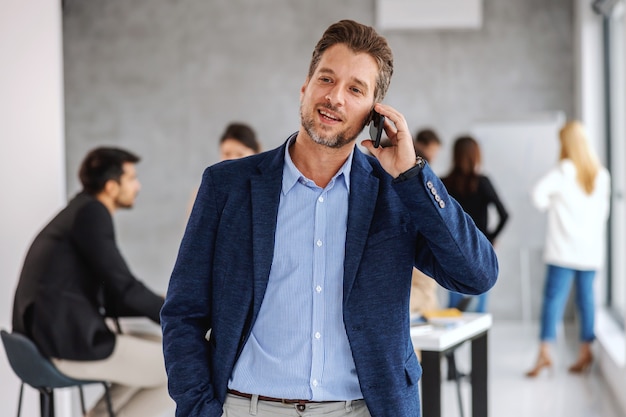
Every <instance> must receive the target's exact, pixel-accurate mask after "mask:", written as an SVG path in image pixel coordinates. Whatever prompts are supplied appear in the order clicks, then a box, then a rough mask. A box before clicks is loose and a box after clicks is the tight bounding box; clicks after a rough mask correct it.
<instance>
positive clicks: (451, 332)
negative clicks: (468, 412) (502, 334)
mask: <svg viewBox="0 0 626 417" xmlns="http://www.w3.org/2000/svg"><path fill="white" fill-rule="evenodd" d="M454 321H457V323H456V324H455V325H450V327H445V328H444V327H438V326H435V328H434V329H433V330H431V331H427V332H422V330H421V329H419V328H417V327H412V328H411V340H412V341H413V346H414V347H415V349H419V350H421V351H422V369H423V375H422V396H421V398H422V415H423V416H425V417H440V416H441V368H440V365H441V358H442V356H443V355H445V353H447V352H450V351H453V350H454V349H456V348H457V347H458V346H460V345H461V344H463V343H465V342H468V341H471V343H472V371H471V383H472V416H474V417H487V415H488V411H487V409H488V396H487V333H488V331H489V329H490V328H491V324H492V317H491V314H481V313H464V314H463V315H462V316H461V317H459V318H458V319H455V320H454Z"/></svg>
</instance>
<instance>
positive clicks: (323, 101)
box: [300, 44, 378, 148]
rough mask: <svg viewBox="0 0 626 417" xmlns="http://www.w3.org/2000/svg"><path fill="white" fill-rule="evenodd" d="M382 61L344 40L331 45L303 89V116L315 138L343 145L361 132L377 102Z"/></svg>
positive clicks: (320, 142) (301, 103)
mask: <svg viewBox="0 0 626 417" xmlns="http://www.w3.org/2000/svg"><path fill="white" fill-rule="evenodd" d="M377 75H378V65H377V63H376V60H375V59H374V58H373V57H372V56H370V55H369V54H366V53H354V52H353V51H352V50H350V49H349V48H348V47H347V46H346V45H344V44H336V45H333V46H331V47H330V48H328V49H327V50H326V51H325V52H324V54H323V56H322V59H321V60H320V62H319V65H318V66H317V68H316V69H315V72H314V74H313V76H312V77H311V78H307V80H306V82H305V83H304V85H303V86H302V89H301V92H300V118H301V123H302V126H303V127H304V129H305V131H306V132H307V134H308V135H309V136H310V137H311V139H312V140H313V141H314V142H316V143H318V144H320V145H324V146H328V147H331V148H341V147H342V146H344V145H347V144H349V143H352V142H353V141H354V140H355V139H356V138H357V137H358V135H359V134H360V133H361V131H362V130H363V128H364V127H365V124H366V123H367V121H368V118H369V114H370V111H371V110H372V107H373V106H374V89H375V87H376V77H377Z"/></svg>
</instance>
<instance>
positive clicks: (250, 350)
mask: <svg viewBox="0 0 626 417" xmlns="http://www.w3.org/2000/svg"><path fill="white" fill-rule="evenodd" d="M392 72H393V57H392V53H391V49H390V48H389V46H388V44H387V42H386V40H385V39H384V38H383V37H381V36H379V35H378V34H377V33H376V32H375V31H374V30H373V29H372V28H371V27H368V26H364V25H361V24H359V23H356V22H353V21H349V20H342V21H340V22H337V23H335V24H333V25H331V26H330V27H329V28H328V29H327V30H326V32H325V33H324V35H323V36H322V39H321V40H320V41H319V42H318V44H317V46H316V48H315V50H314V52H313V57H312V60H311V64H310V68H309V74H308V76H307V77H306V80H305V82H304V85H303V86H302V88H301V92H300V115H301V126H300V129H299V130H298V132H296V133H294V134H293V135H291V136H290V137H289V138H288V139H287V141H286V142H285V144H284V145H282V146H280V147H279V148H277V149H274V150H272V151H268V152H264V153H261V154H258V155H254V156H251V157H248V158H244V159H240V160H236V161H227V162H222V163H219V164H217V165H214V166H212V167H209V168H207V169H206V170H205V172H204V175H203V179H202V185H201V187H200V190H199V192H198V196H197V198H196V202H195V204H194V208H193V211H192V214H191V216H190V219H189V223H188V225H187V229H186V231H185V236H184V238H183V241H182V243H181V247H180V251H179V254H178V259H177V261H176V265H175V267H174V271H173V273H172V277H171V280H170V284H169V289H168V293H167V296H166V300H165V304H164V306H163V308H162V310H161V323H162V327H163V342H164V353H165V361H166V368H167V371H168V377H169V390H170V395H171V396H172V398H174V400H175V401H176V403H177V414H176V415H177V416H181V417H182V416H185V417H201V416H202V417H220V416H222V415H225V416H230V417H240V416H249V415H256V416H260V417H269V416H276V415H284V416H291V415H293V416H303V415H307V416H316V415H324V416H326V415H332V416H351V417H367V416H374V417H383V416H385V417H387V416H388V417H418V416H419V415H420V410H419V393H418V380H419V378H420V376H421V368H420V365H419V363H418V361H417V358H416V356H415V353H414V350H413V346H412V344H411V338H410V326H409V294H410V287H411V272H412V268H413V267H414V266H416V267H418V268H419V269H420V270H422V271H424V272H425V273H427V274H428V275H429V276H432V277H433V278H434V279H436V280H437V282H438V283H439V284H440V285H442V286H444V287H445V288H448V289H451V290H454V291H458V292H462V293H467V294H480V293H482V292H485V291H487V290H488V289H489V288H491V287H492V286H493V284H494V283H495V281H496V277H497V273H498V266H497V260H496V256H495V254H494V252H493V249H492V247H491V245H490V243H489V241H488V240H487V239H486V238H485V236H484V235H483V234H482V233H481V232H480V231H478V229H477V228H476V227H475V225H474V223H473V222H472V220H471V219H470V218H469V217H468V216H467V215H466V214H465V213H464V212H463V210H462V209H461V207H460V206H459V205H458V204H457V202H456V201H454V200H453V199H452V198H450V196H449V195H448V193H447V192H446V189H445V188H444V186H443V185H442V184H441V182H440V181H439V179H438V178H437V176H436V175H435V174H433V172H432V171H431V170H430V168H429V167H428V165H427V164H426V163H425V162H424V161H423V160H422V159H421V158H417V159H416V156H415V150H414V148H413V143H412V138H411V134H410V132H409V129H408V126H407V123H406V120H405V118H404V116H403V115H402V114H401V113H399V112H398V111H397V110H396V109H394V108H392V107H391V106H388V105H384V104H381V103H380V102H381V101H382V99H383V98H384V96H385V94H386V92H387V89H388V86H389V82H390V79H391V74H392ZM372 110H376V111H377V112H378V113H380V114H381V115H383V116H385V118H386V121H385V122H384V130H385V132H386V134H387V136H388V137H389V139H390V141H391V145H392V146H390V147H386V148H382V147H374V145H373V143H372V141H370V140H364V141H362V143H361V144H362V145H363V146H364V147H365V148H366V149H367V150H368V151H369V152H370V153H371V154H372V155H373V157H372V156H366V155H364V154H363V153H362V152H361V151H359V149H358V148H357V147H356V146H355V141H356V138H357V136H358V135H359V134H360V132H361V131H362V130H363V128H364V127H365V125H366V124H367V123H368V122H369V120H370V119H371V116H370V115H371V112H372Z"/></svg>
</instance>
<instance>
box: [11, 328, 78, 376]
mask: <svg viewBox="0 0 626 417" xmlns="http://www.w3.org/2000/svg"><path fill="white" fill-rule="evenodd" d="M0 333H1V335H2V343H3V344H4V349H5V350H6V354H7V357H8V359H9V363H10V364H11V368H13V372H15V374H16V375H17V376H18V377H19V378H20V379H21V380H22V381H23V382H25V383H26V384H28V385H30V386H31V387H33V388H64V387H71V386H75V385H82V384H86V383H88V382H90V381H83V380H77V379H73V378H70V377H68V376H66V375H64V374H62V373H61V372H60V371H59V370H58V369H57V368H56V367H55V366H54V364H53V363H52V362H51V361H50V360H48V359H47V358H46V357H44V356H43V355H42V354H41V353H40V352H39V350H38V349H37V346H36V345H35V343H33V341H32V340H30V339H29V338H28V337H26V336H24V335H23V334H20V333H9V332H7V331H6V330H1V331H0Z"/></svg>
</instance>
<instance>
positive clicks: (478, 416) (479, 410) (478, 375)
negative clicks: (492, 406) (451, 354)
mask: <svg viewBox="0 0 626 417" xmlns="http://www.w3.org/2000/svg"><path fill="white" fill-rule="evenodd" d="M487 371H488V367H487V332H485V333H484V334H483V335H481V336H479V337H477V338H476V339H474V340H472V374H471V375H472V416H473V417H487V414H488V409H489V398H488V395H487V394H488V391H487V389H488V383H487V382H488V381H487Z"/></svg>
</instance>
